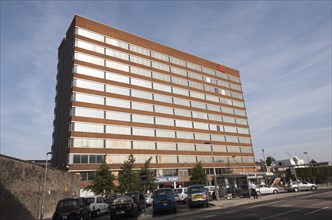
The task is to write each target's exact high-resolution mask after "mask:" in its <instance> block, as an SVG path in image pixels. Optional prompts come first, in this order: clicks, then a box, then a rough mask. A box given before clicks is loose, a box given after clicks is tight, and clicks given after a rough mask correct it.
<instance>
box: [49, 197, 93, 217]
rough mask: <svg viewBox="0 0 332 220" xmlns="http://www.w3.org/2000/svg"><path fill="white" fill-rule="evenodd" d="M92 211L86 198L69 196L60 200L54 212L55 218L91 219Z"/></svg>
mask: <svg viewBox="0 0 332 220" xmlns="http://www.w3.org/2000/svg"><path fill="white" fill-rule="evenodd" d="M90 218H91V211H90V208H89V203H88V202H87V200H86V199H85V198H67V199H62V200H60V201H59V202H58V204H57V206H56V210H55V212H54V214H53V218H52V219H53V220H63V219H71V220H76V219H79V220H81V219H84V220H87V219H90Z"/></svg>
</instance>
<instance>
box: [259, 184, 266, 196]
mask: <svg viewBox="0 0 332 220" xmlns="http://www.w3.org/2000/svg"><path fill="white" fill-rule="evenodd" d="M258 192H259V193H260V194H266V193H267V189H266V187H265V186H262V185H259V186H258Z"/></svg>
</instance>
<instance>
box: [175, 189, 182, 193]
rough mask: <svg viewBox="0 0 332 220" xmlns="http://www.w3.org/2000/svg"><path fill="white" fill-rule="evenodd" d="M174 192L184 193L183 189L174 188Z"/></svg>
mask: <svg viewBox="0 0 332 220" xmlns="http://www.w3.org/2000/svg"><path fill="white" fill-rule="evenodd" d="M174 193H182V189H174Z"/></svg>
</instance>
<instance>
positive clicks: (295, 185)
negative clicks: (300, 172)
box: [284, 180, 317, 192]
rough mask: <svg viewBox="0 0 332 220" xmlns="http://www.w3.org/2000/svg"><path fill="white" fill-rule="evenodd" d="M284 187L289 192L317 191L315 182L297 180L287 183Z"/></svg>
mask: <svg viewBox="0 0 332 220" xmlns="http://www.w3.org/2000/svg"><path fill="white" fill-rule="evenodd" d="M284 188H285V190H287V191H289V192H298V191H302V190H312V191H315V190H316V189H317V186H316V185H315V184H313V183H308V182H305V181H300V180H297V181H293V182H289V183H287V184H286V185H285V187H284Z"/></svg>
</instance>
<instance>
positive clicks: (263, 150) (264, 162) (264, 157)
mask: <svg viewBox="0 0 332 220" xmlns="http://www.w3.org/2000/svg"><path fill="white" fill-rule="evenodd" d="M262 152H263V159H264V167H265V172H267V166H266V159H265V153H264V149H262Z"/></svg>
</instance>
